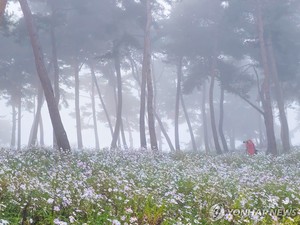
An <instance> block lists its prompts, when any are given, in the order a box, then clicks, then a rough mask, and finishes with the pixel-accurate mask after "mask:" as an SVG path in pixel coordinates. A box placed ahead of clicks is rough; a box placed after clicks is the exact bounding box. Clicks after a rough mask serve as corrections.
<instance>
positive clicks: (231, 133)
mask: <svg viewBox="0 0 300 225" xmlns="http://www.w3.org/2000/svg"><path fill="white" fill-rule="evenodd" d="M229 138H230V139H229V143H230V148H231V151H235V149H236V147H235V128H234V127H231V130H230V137H229Z"/></svg>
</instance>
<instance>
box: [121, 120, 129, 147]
mask: <svg viewBox="0 0 300 225" xmlns="http://www.w3.org/2000/svg"><path fill="white" fill-rule="evenodd" d="M121 137H122V143H123V147H124V149H125V150H127V149H128V145H127V142H126V136H125V131H124V126H123V118H122V120H121Z"/></svg>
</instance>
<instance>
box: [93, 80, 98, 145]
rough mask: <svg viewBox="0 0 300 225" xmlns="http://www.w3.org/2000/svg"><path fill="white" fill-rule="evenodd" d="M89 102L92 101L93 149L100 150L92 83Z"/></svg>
mask: <svg viewBox="0 0 300 225" xmlns="http://www.w3.org/2000/svg"><path fill="white" fill-rule="evenodd" d="M91 101H92V111H93V123H94V135H95V149H96V150H99V149H100V144H99V135H98V126H97V116H96V104H95V84H94V82H92V93H91Z"/></svg>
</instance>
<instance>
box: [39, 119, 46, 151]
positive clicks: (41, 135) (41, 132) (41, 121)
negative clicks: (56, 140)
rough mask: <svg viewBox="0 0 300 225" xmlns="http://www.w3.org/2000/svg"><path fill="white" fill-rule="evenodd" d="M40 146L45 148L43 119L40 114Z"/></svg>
mask: <svg viewBox="0 0 300 225" xmlns="http://www.w3.org/2000/svg"><path fill="white" fill-rule="evenodd" d="M40 146H42V147H43V146H45V141H44V125H43V117H42V114H41V117H40Z"/></svg>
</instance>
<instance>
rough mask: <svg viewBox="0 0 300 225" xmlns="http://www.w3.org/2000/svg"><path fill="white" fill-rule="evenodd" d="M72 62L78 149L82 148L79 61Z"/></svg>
mask: <svg viewBox="0 0 300 225" xmlns="http://www.w3.org/2000/svg"><path fill="white" fill-rule="evenodd" d="M75 60H76V62H75V64H74V69H75V74H74V76H75V114H76V132H77V147H78V149H82V148H83V143H82V133H81V117H80V99H79V92H80V88H79V63H78V61H77V59H75Z"/></svg>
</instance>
